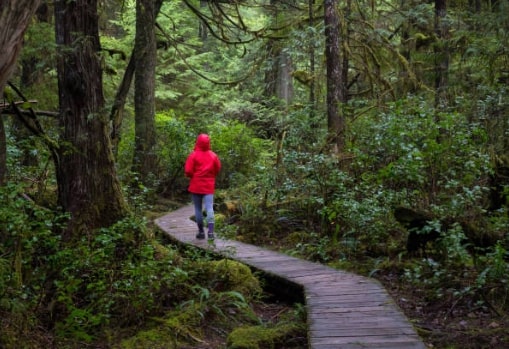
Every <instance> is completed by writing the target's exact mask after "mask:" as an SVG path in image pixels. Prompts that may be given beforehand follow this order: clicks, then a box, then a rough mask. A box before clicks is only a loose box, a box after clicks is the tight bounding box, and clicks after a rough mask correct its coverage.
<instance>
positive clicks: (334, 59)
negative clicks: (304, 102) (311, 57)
mask: <svg viewBox="0 0 509 349" xmlns="http://www.w3.org/2000/svg"><path fill="white" fill-rule="evenodd" d="M324 11H325V16H324V21H325V60H326V67H327V125H328V132H329V140H330V145H332V146H333V151H335V152H338V153H340V152H342V151H343V150H344V147H345V119H344V115H343V113H342V108H341V105H342V102H343V101H344V100H345V92H346V91H345V84H346V82H345V81H342V78H343V74H342V71H343V70H342V62H341V56H340V47H341V37H340V33H341V29H340V23H339V7H338V0H325V3H324Z"/></svg>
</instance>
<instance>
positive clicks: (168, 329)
mask: <svg viewBox="0 0 509 349" xmlns="http://www.w3.org/2000/svg"><path fill="white" fill-rule="evenodd" d="M153 320H154V321H155V322H156V325H155V326H154V327H152V328H150V329H148V330H143V331H140V332H138V333H137V334H136V335H135V336H132V337H131V338H128V339H126V340H123V341H122V343H121V345H120V348H122V349H138V348H151V349H158V348H161V349H163V348H164V349H173V348H175V349H178V348H181V347H182V343H187V342H196V341H198V342H200V341H201V340H200V337H201V333H200V331H201V326H200V323H201V320H202V317H201V311H200V309H199V305H198V304H195V303H190V304H189V305H188V306H187V307H186V308H185V309H179V310H178V311H174V312H170V313H168V315H167V316H166V317H164V318H155V319H153Z"/></svg>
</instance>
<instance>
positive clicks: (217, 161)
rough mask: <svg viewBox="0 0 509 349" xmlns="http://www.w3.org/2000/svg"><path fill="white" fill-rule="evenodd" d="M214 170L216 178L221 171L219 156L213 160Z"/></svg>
mask: <svg viewBox="0 0 509 349" xmlns="http://www.w3.org/2000/svg"><path fill="white" fill-rule="evenodd" d="M214 160H215V161H214V168H215V170H216V176H217V174H218V173H219V171H220V170H221V161H220V160H219V156H217V155H216V158H215V159H214Z"/></svg>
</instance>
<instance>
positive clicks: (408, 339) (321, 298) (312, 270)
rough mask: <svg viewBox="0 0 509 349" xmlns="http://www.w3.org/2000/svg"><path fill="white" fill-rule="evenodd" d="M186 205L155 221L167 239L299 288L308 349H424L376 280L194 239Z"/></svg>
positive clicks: (245, 246)
mask: <svg viewBox="0 0 509 349" xmlns="http://www.w3.org/2000/svg"><path fill="white" fill-rule="evenodd" d="M193 214H194V211H193V207H192V206H191V205H189V206H185V207H182V208H180V209H178V210H176V211H173V212H170V213H169V214H167V215H165V216H163V217H160V218H158V219H156V220H155V224H156V225H157V226H158V227H159V228H160V229H161V230H162V231H164V232H165V233H166V234H168V236H169V237H171V238H172V239H175V240H177V241H179V242H181V243H184V244H191V245H194V246H197V247H199V248H203V249H206V250H209V251H212V252H215V253H218V254H220V255H223V256H226V257H228V258H231V259H235V260H237V261H240V262H242V263H245V264H247V265H249V266H251V267H254V268H256V269H259V270H261V271H263V272H265V273H267V274H269V275H275V276H277V277H279V278H282V279H284V280H287V281H289V282H292V283H294V284H297V285H300V286H302V288H303V290H304V296H305V302H306V304H305V306H306V311H307V322H308V338H309V348H312V349H354V348H355V349H357V348H380V349H385V348H386V349H424V348H426V346H425V345H424V343H423V342H422V340H421V339H420V338H419V336H418V335H417V333H416V331H415V329H414V328H413V326H412V324H411V323H410V321H409V320H408V319H407V318H406V317H405V316H404V314H403V313H402V312H401V310H400V309H399V308H398V306H397V305H396V304H395V303H394V301H393V300H392V298H391V297H390V296H389V294H388V293H387V291H386V290H385V289H384V288H383V286H382V285H381V284H380V283H379V282H378V281H376V280H374V279H371V278H367V277H363V276H359V275H355V274H353V273H349V272H345V271H341V270H337V269H333V268H330V267H327V266H324V265H321V264H318V263H313V262H309V261H305V260H302V259H298V258H295V257H291V256H287V255H285V254H282V253H278V252H275V251H270V250H266V249H263V248H260V247H257V246H253V245H248V244H244V243H241V242H237V241H232V240H224V239H218V238H216V240H214V242H213V243H209V242H208V241H207V240H197V239H196V238H195V235H196V232H197V228H196V224H195V223H194V222H193V221H191V220H190V217H191V216H192V215H193Z"/></svg>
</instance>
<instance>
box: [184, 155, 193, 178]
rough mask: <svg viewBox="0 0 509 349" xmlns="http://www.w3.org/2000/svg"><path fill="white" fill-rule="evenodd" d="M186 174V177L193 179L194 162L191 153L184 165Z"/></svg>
mask: <svg viewBox="0 0 509 349" xmlns="http://www.w3.org/2000/svg"><path fill="white" fill-rule="evenodd" d="M184 174H185V176H186V177H190V178H191V177H193V174H194V161H193V154H192V153H191V154H190V155H189V156H188V157H187V159H186V163H185V165H184Z"/></svg>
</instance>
